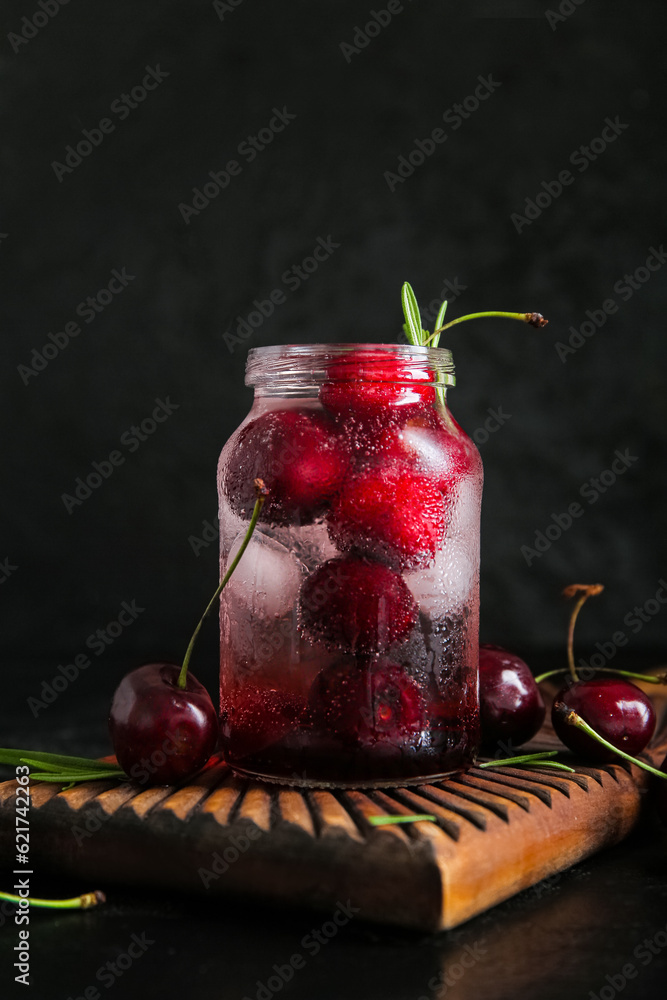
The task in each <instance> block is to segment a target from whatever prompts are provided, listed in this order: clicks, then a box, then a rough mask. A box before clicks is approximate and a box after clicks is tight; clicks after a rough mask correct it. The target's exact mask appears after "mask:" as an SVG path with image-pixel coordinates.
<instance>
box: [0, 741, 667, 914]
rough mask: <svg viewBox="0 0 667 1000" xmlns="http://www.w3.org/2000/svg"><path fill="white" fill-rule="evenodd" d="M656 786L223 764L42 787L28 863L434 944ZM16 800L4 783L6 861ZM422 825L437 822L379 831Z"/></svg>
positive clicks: (621, 828)
mask: <svg viewBox="0 0 667 1000" xmlns="http://www.w3.org/2000/svg"><path fill="white" fill-rule="evenodd" d="M545 735H546V738H547V741H548V733H547V734H545ZM666 744H667V738H666V734H665V733H664V730H663V731H662V737H661V738H660V739H658V740H656V741H654V745H653V747H652V749H651V751H650V753H647V755H646V756H647V759H650V760H651V761H652V762H653V763H659V762H660V761H661V760H662V757H663V756H664V755H665V752H666V750H667V745H666ZM648 781H649V778H648V775H647V774H646V772H644V771H641V770H640V769H638V768H635V767H631V766H629V765H625V764H621V763H619V764H611V765H604V766H599V767H594V766H591V765H590V764H582V765H579V764H578V763H575V773H573V774H568V773H565V772H554V771H551V772H550V771H548V770H547V769H541V770H537V769H536V770H530V771H528V770H525V769H521V768H510V767H507V768H503V769H502V770H493V771H492V770H489V769H486V768H483V769H482V768H479V767H474V768H471V769H470V770H469V771H467V772H461V773H458V774H456V775H453V776H451V777H450V778H447V779H445V780H442V781H435V782H432V783H425V784H423V785H421V786H410V787H404V788H395V789H382V790H377V791H372V790H368V789H365V790H363V791H361V790H357V791H354V790H346V791H339V792H336V791H331V790H324V789H309V790H305V789H295V788H286V787H281V786H279V785H264V784H262V783H260V782H254V781H248V780H245V779H241V778H238V777H236V776H235V775H234V774H232V772H231V771H230V769H229V768H228V767H227V765H226V764H224V763H223V762H222V761H221V760H220V759H217V758H215V759H213V760H212V761H211V762H210V763H209V765H208V766H207V767H206V768H205V769H204V770H203V771H202V772H201V773H200V774H199V775H198V776H197V777H196V778H195V779H194V780H192V781H190V782H188V783H186V784H185V785H183V786H181V787H178V788H169V787H158V788H148V789H146V788H142V787H140V786H139V785H137V784H134V783H130V782H128V783H127V784H121V785H118V784H115V783H114V782H109V781H97V782H86V783H84V784H82V785H79V786H77V787H75V788H72V789H69V790H68V791H65V792H60V791H58V789H57V788H56V787H55V786H53V785H44V784H39V783H36V784H35V785H34V786H33V787H32V789H31V800H32V806H31V812H30V820H31V861H32V862H33V866H34V868H35V870H36V871H39V872H46V871H47V870H51V871H57V872H58V873H59V874H60V875H63V874H66V875H69V876H72V877H75V878H76V885H77V886H79V887H84V888H85V887H90V886H93V885H94V886H95V887H98V886H99V887H104V888H108V886H109V885H110V884H111V883H114V882H123V883H129V884H134V885H140V886H141V885H144V886H159V887H165V886H167V887H169V886H172V887H174V888H175V889H179V890H188V891H196V892H206V893H215V894H218V895H227V896H234V895H239V894H243V895H248V896H253V897H256V898H257V899H258V900H269V901H272V902H274V903H285V904H292V905H305V906H309V907H311V908H315V909H319V910H324V911H331V910H333V909H335V907H336V906H337V905H338V903H339V902H346V901H347V900H350V902H351V903H352V905H353V906H355V907H358V909H359V916H360V917H361V918H362V919H367V920H374V921H379V922H382V923H389V924H396V925H400V926H405V927H414V928H420V929H422V930H426V931H436V930H440V929H444V928H451V927H455V926H456V925H457V924H460V923H462V922H463V921H465V920H468V919H470V918H471V917H473V916H475V915H476V914H478V913H481V912H483V911H484V910H486V909H488V908H489V907H491V906H494V905H495V904H497V903H499V902H501V901H503V900H505V899H507V898H508V897H510V896H512V895H513V894H514V893H516V892H519V891H520V890H522V889H526V888H528V887H529V886H531V885H534V884H535V883H537V882H539V881H541V880H542V879H544V878H546V877H547V876H550V875H554V874H555V873H556V872H559V871H562V870H564V869H565V868H567V867H569V866H570V865H572V864H574V863H576V862H577V861H580V860H582V859H583V858H585V857H587V856H588V855H590V854H592V853H593V852H595V851H597V850H600V849H601V848H603V847H605V846H608V845H611V844H614V843H617V842H618V841H620V840H621V839H622V838H623V837H625V836H626V835H627V834H628V833H629V831H630V830H631V829H632V827H633V826H634V825H635V824H636V823H637V821H638V819H639V816H640V810H641V803H642V796H643V792H644V791H645V790H646V788H647V786H648ZM15 787H16V784H15V782H13V781H8V782H4V783H2V784H0V850H1V852H2V853H1V855H0V856H1V857H2V858H3V859H6V858H9V859H11V850H12V843H13V830H14V789H15ZM415 812H419V813H430V814H431V815H433V816H435V822H419V823H414V824H408V825H402V826H381V827H375V826H373V825H372V824H371V823H370V822H369V820H370V818H371V817H373V816H387V815H396V814H409V813H415Z"/></svg>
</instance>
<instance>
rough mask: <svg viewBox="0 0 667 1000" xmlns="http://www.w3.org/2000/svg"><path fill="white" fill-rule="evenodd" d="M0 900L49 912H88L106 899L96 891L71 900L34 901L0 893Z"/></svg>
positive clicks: (9, 893)
mask: <svg viewBox="0 0 667 1000" xmlns="http://www.w3.org/2000/svg"><path fill="white" fill-rule="evenodd" d="M0 899H6V900H7V902H8V903H16V904H17V905H18V904H24V905H25V903H29V904H30V906H43V907H45V908H46V909H49V910H88V909H90V907H91V906H98V905H99V904H100V903H106V900H107V897H106V896H105V895H104V893H103V892H100V890H99V889H96V890H95V892H85V893H84V894H83V896H74V897H73V898H72V899H35V898H33V897H30V896H29V897H24V896H15V895H14V894H13V893H11V892H0Z"/></svg>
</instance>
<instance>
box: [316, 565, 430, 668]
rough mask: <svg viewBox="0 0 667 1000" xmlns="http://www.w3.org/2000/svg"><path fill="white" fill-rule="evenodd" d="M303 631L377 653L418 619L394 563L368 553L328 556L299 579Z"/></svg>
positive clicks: (328, 641)
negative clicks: (390, 564) (363, 555)
mask: <svg viewBox="0 0 667 1000" xmlns="http://www.w3.org/2000/svg"><path fill="white" fill-rule="evenodd" d="M299 607H300V616H301V620H300V625H301V629H302V631H303V633H304V634H305V635H306V636H308V637H310V638H313V639H321V640H323V641H324V642H325V643H326V644H327V645H328V646H329V647H330V648H334V649H340V650H341V652H345V653H382V652H384V651H385V650H387V649H388V648H389V646H391V644H392V643H394V642H400V641H402V640H403V639H406V638H407V636H408V635H409V634H410V632H411V631H412V628H413V626H414V624H415V622H416V621H417V615H418V608H417V604H416V602H415V599H414V597H413V596H412V594H411V592H410V590H409V589H408V587H407V586H406V584H405V583H404V582H403V580H402V578H401V577H400V576H399V575H398V573H396V572H395V571H394V570H393V569H390V568H389V567H388V566H383V565H382V564H381V563H377V562H372V561H371V560H370V559H362V558H359V559H357V558H354V557H352V556H341V557H339V558H337V559H329V560H328V561H327V562H325V563H323V564H322V565H321V566H320V567H319V568H318V569H316V570H315V572H314V573H311V574H310V576H309V577H308V578H307V579H306V580H304V582H303V584H302V586H301V593H300V596H299Z"/></svg>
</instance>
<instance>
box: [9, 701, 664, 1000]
mask: <svg viewBox="0 0 667 1000" xmlns="http://www.w3.org/2000/svg"><path fill="white" fill-rule="evenodd" d="M85 698H86V711H85V712H82V710H81V709H82V705H81V703H80V701H79V699H77V700H76V701H75V700H72V701H71V702H70V703H69V704H68V705H67V706H66V707H63V709H62V711H60V712H59V713H57V714H56V713H55V712H54V713H53V714H52V715H50V716H48V717H47V716H44V717H43V719H40V726H39V739H34V738H33V739H31V740H30V743H29V745H30V746H31V747H34V748H43V749H47V748H48V749H52V750H63V751H65V752H71V753H85V754H99V753H103V752H105V751H107V750H108V746H107V744H106V742H105V734H104V723H103V721H102V722H101V723H100V721H99V720H103V719H104V714H105V705H104V704H103V703H102V702H103V699H102V697H101V696H100V697H99V702H100V703H99V704H97V700H98V696H95V695H94V694H93V693H91V691H90V689H88V690H87V691H86V692H85ZM82 720H88V721H82ZM2 727H3V732H4V734H5V737H6V738H5V739H3V742H4V743H5V744H6V745H9V746H12V745H13V746H18V745H25V744H26V742H27V739H26V723H25V720H23V719H21V717H20V716H17V717H16V718H14V720H12V719H5V720H4V721H2ZM7 776H8V775H7ZM647 805H648V806H649V808H647V809H646V816H645V819H644V822H643V823H642V825H641V826H640V827H639V828H638V829H637V830H636V831H635V833H633V835H632V836H631V837H630V838H629V839H628V840H626V841H625V842H624V843H623V844H620V845H618V846H616V847H614V848H611V849H608V850H606V851H604V852H601V853H600V854H598V855H596V856H594V857H592V858H590V859H588V860H587V861H585V862H583V863H581V864H579V865H576V866H575V867H574V868H572V869H570V870H569V871H567V872H564V873H562V874H560V875H557V876H554V877H552V878H551V879H548V880H546V881H545V882H543V883H540V884H538V885H537V886H534V887H533V888H531V889H529V890H527V891H525V892H522V893H521V894H519V895H517V896H515V897H514V898H513V899H510V900H508V901H507V902H506V903H504V904H502V905H500V906H497V907H495V908H494V909H492V910H490V911H488V912H487V913H485V914H482V915H481V916H479V917H477V918H475V919H474V920H472V921H470V922H468V923H467V924H465V925H463V926H461V927H459V928H457V929H456V930H454V931H450V932H446V933H441V934H438V935H435V936H429V935H425V934H418V933H409V932H406V931H401V930H398V929H392V928H386V927H379V926H375V925H369V924H363V923H361V922H360V921H355V920H354V919H353V920H351V921H350V922H349V923H347V924H346V926H344V927H342V928H341V929H340V930H339V931H338V932H337V933H336V934H335V936H334V937H332V938H331V939H330V940H327V939H326V938H324V939H323V940H325V941H326V943H325V944H323V945H322V946H321V947H320V949H319V951H318V953H317V954H315V953H314V951H315V947H314V945H313V944H312V939H311V938H308V940H307V943H305V944H304V938H306V935H310V934H311V932H312V931H313V930H318V928H320V927H321V926H322V924H323V923H324V921H325V919H326V917H325V916H324V915H320V914H314V913H311V912H307V911H305V910H294V909H292V910H290V909H285V908H279V909H278V908H271V907H268V906H262V905H260V904H258V903H256V902H248V901H239V900H234V901H231V900H230V901H226V902H221V901H216V902H209V901H208V900H206V899H201V898H194V897H185V896H176V895H174V894H171V893H170V894H169V895H167V894H162V895H160V894H156V893H154V892H148V891H142V890H136V889H129V888H124V887H117V886H112V885H110V886H90V885H77V886H75V885H73V884H72V883H71V881H70V880H68V881H67V883H64V882H60V883H57V882H54V881H53V880H52V879H46V878H43V879H40V880H39V891H40V893H41V894H43V895H49V896H62V895H65V896H69V895H72V894H73V893H75V892H82V891H86V890H89V889H93V888H103V889H105V890H106V891H107V894H108V902H107V904H106V905H105V906H103V907H100V908H99V909H97V910H92V911H88V912H81V911H70V912H62V913H57V912H52V911H36V910H33V911H32V912H31V924H30V949H31V985H30V987H29V989H28V990H26V989H25V988H24V987H19V986H18V985H15V984H14V983H13V976H14V971H13V968H12V965H13V962H14V961H15V958H14V951H13V949H14V946H15V944H16V942H17V928H16V927H15V925H14V922H13V916H12V915H9V916H8V915H6V914H5V915H3V916H2V917H0V927H1V933H0V986H1V992H0V996H2V997H4V996H13V995H16V996H28V997H33V998H38V1000H61V998H62V1000H67V998H72V1000H76V998H79V997H86V998H87V1000H94V998H96V997H98V996H99V997H105V996H107V994H108V991H109V990H112V991H113V992H112V993H111V996H112V997H115V998H125V997H127V998H135V997H137V998H139V997H141V998H143V997H145V996H146V995H150V996H151V997H153V996H159V997H162V998H167V1000H171V998H176V997H178V998H180V997H188V998H189V1000H199V998H206V1000H209V998H211V1000H213V998H215V1000H244V998H248V1000H271V998H272V997H273V996H278V995H280V996H281V997H282V996H285V997H290V998H293V1000H301V998H304V1000H306V998H307V1000H313V998H314V997H317V998H319V1000H329V998H331V1000H334V998H335V1000H339V998H340V1000H342V998H346V1000H347V998H351V1000H356V998H359V1000H362V998H363V1000H376V998H377V1000H420V998H427V1000H431V998H442V997H447V998H452V1000H467V998H469V997H470V998H472V997H474V998H480V997H482V998H484V1000H505V998H507V1000H509V998H512V1000H513V998H524V1000H533V998H535V1000H538V998H539V1000H551V998H553V1000H556V998H558V1000H560V998H562V997H565V996H568V997H581V998H582V1000H594V998H599V1000H612V998H613V997H616V996H619V995H622V997H623V1000H635V998H636V1000H640V998H641V1000H653V998H658V997H660V998H664V997H665V995H666V994H667V985H666V981H667V830H665V829H663V828H661V827H660V826H659V825H658V823H657V821H656V819H655V817H654V815H653V814H652V811H651V809H650V803H647ZM37 874H38V873H37ZM9 878H10V877H9V875H3V883H2V887H3V888H4V887H5V886H7V885H9V884H10V881H9ZM0 912H2V911H0ZM137 941H138V942H141V943H140V944H139V943H137ZM133 942H134V943H133ZM130 945H132V951H133V952H134V955H135V956H136V957H134V958H128V957H126V956H127V954H128V948H129V947H130ZM295 954H300V955H301V956H302V958H303V963H302V964H303V967H302V968H300V969H298V971H296V972H294V973H293V975H292V977H291V978H290V979H289V981H287V982H286V981H285V979H286V978H287V972H285V976H284V977H283V978H280V976H279V971H280V969H281V968H282V969H285V968H286V966H288V965H289V962H290V959H291V957H292V956H293V955H295ZM116 962H118V963H119V964H118V965H117V964H115V963H116ZM107 963H111V965H109V964H107ZM274 966H277V967H278V972H276V970H275V969H274ZM86 991H88V992H86Z"/></svg>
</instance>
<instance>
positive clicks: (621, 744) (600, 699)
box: [551, 677, 655, 762]
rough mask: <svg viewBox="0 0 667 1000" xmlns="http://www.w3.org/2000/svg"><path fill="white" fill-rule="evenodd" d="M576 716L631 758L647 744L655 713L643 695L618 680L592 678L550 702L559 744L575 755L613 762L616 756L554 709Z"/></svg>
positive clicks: (627, 682) (634, 687)
mask: <svg viewBox="0 0 667 1000" xmlns="http://www.w3.org/2000/svg"><path fill="white" fill-rule="evenodd" d="M559 705H564V706H565V707H566V708H568V709H570V710H572V711H574V712H576V713H577V715H580V716H581V718H582V719H583V720H584V722H587V723H588V725H589V726H591V728H592V729H594V730H595V732H596V733H598V734H599V735H600V736H602V737H603V738H604V739H605V740H607V741H608V742H609V743H611V744H612V746H615V747H617V748H618V749H619V750H623V751H625V753H627V754H630V756H631V757H635V756H636V755H637V754H638V753H641V751H642V750H643V749H644V747H645V746H646V745H647V744H648V742H649V740H650V739H651V736H652V735H653V730H654V729H655V712H654V711H653V706H652V704H651V702H650V701H649V699H648V698H647V697H646V695H645V694H644V693H643V692H642V691H640V690H639V688H638V687H637V686H636V685H635V684H632V683H631V682H630V681H626V680H624V679H623V678H622V677H595V678H594V679H593V680H590V681H577V682H576V683H575V684H572V686H571V687H566V688H563V690H562V691H561V692H560V693H559V694H558V695H557V696H556V698H555V700H554V707H553V710H552V714H551V718H552V722H553V727H554V729H555V731H556V733H557V735H558V736H559V737H560V738H561V740H562V741H563V743H564V744H565V745H566V746H567V747H569V748H570V750H573V751H574V752H575V753H578V754H581V755H582V756H584V757H590V758H592V759H594V760H600V761H606V762H613V761H616V760H618V757H617V756H616V754H614V753H613V752H612V751H611V750H608V749H607V748H606V747H604V746H602V745H601V744H600V743H597V742H596V741H595V740H594V739H593V738H592V737H591V736H589V735H588V734H587V733H583V732H581V731H580V730H578V729H575V727H574V726H571V725H569V724H568V723H567V722H565V721H564V719H563V716H562V714H561V712H562V710H559V708H558V706H559Z"/></svg>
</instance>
